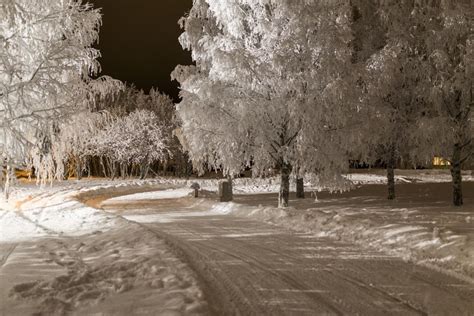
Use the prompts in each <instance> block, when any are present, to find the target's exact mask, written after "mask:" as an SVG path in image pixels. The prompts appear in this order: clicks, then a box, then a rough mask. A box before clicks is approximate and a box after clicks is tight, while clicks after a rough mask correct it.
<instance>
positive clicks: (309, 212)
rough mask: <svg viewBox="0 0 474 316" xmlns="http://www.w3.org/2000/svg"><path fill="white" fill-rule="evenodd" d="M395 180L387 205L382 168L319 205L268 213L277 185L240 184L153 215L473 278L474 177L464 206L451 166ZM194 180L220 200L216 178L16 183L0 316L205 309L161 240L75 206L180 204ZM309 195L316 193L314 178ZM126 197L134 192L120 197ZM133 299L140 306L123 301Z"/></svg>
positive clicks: (1, 205) (1, 250)
mask: <svg viewBox="0 0 474 316" xmlns="http://www.w3.org/2000/svg"><path fill="white" fill-rule="evenodd" d="M397 174H398V176H397V193H398V196H399V198H398V199H397V200H396V201H394V202H388V201H387V200H385V194H386V193H385V191H386V189H385V186H383V185H380V184H383V183H385V181H386V180H385V176H384V171H379V170H373V171H370V173H367V172H366V173H361V172H357V173H352V174H350V175H347V176H346V177H347V178H348V179H350V180H352V181H353V182H354V183H355V186H356V187H358V188H357V189H355V190H353V191H350V192H345V193H342V194H329V193H324V192H322V193H317V196H318V200H317V201H315V200H314V195H313V196H312V197H311V198H308V199H306V200H292V201H291V205H292V207H291V208H288V209H286V210H281V209H278V208H276V207H275V204H276V200H277V199H276V195H275V192H277V191H278V188H279V186H278V185H279V183H278V179H277V178H268V179H259V180H252V179H237V180H235V182H234V190H235V192H236V193H237V195H236V199H235V202H233V203H214V202H213V203H211V204H209V205H210V207H209V211H205V212H202V211H201V212H195V211H193V210H192V208H190V211H189V214H184V215H183V213H181V214H177V216H172V217H170V218H164V219H161V220H163V221H165V222H166V221H176V220H180V216H181V217H182V216H199V215H206V214H210V213H212V214H222V215H225V214H228V213H233V214H236V215H239V216H245V217H250V218H253V219H258V220H263V221H265V222H268V223H272V224H275V225H280V226H284V227H286V228H289V229H292V230H297V231H305V232H311V233H314V234H315V235H321V236H330V237H334V238H336V239H341V240H347V241H353V242H357V243H359V244H362V245H365V246H367V247H373V248H376V249H382V250H384V251H386V252H388V253H390V254H396V255H397V256H401V257H403V258H405V259H406V260H412V261H415V262H418V263H421V264H426V265H431V266H433V267H437V268H440V269H443V270H444V271H448V272H450V273H457V274H458V275H460V276H462V277H463V278H469V277H470V278H473V277H474V182H468V181H472V180H474V177H473V175H472V172H471V171H468V172H465V173H464V180H465V181H466V184H465V190H464V192H465V199H466V205H465V206H464V207H463V208H453V207H451V206H450V192H451V189H450V185H449V183H446V182H449V181H450V175H449V171H447V170H422V171H397ZM194 182H198V183H199V184H200V185H201V187H202V188H203V192H204V193H205V192H211V193H210V194H208V195H206V194H204V196H210V197H212V198H214V197H215V196H216V195H215V191H216V189H217V185H218V180H203V179H191V180H180V179H156V180H147V181H136V180H127V181H115V182H109V181H104V180H102V179H95V180H86V181H82V182H64V183H60V184H56V185H55V186H53V187H47V188H43V189H41V188H38V187H36V186H34V185H32V184H23V185H22V186H20V187H19V188H18V189H17V190H15V191H14V192H13V195H12V199H11V200H10V201H9V202H8V203H7V202H5V201H3V202H1V201H0V254H1V256H0V259H1V262H0V264H1V265H0V283H1V285H2V286H1V290H0V301H1V302H2V303H0V314H2V313H6V311H8V312H9V311H15V313H16V314H25V313H29V312H33V311H38V308H39V307H38V306H41V308H40V311H41V312H43V313H46V314H49V313H61V312H63V311H72V312H76V313H82V314H83V313H86V314H91V313H92V314H93V313H96V312H99V311H101V312H102V311H108V312H110V313H114V314H122V315H127V314H131V313H138V312H140V313H153V312H157V311H160V312H162V313H165V312H169V313H170V314H172V312H173V311H174V312H176V311H179V312H181V313H183V312H184V313H197V314H199V313H206V311H207V306H206V303H205V301H204V298H203V295H202V292H201V290H200V289H199V286H198V283H197V281H196V277H195V276H194V274H193V272H192V271H191V270H190V269H189V268H188V267H187V265H186V264H184V263H183V262H181V261H180V260H179V259H178V258H177V257H176V256H175V255H174V254H173V253H172V251H171V249H170V248H169V247H168V246H167V245H166V244H165V242H164V241H163V240H162V239H160V238H158V237H157V236H156V235H155V234H154V233H153V232H150V231H148V230H146V229H144V228H143V227H141V226H140V225H139V224H133V223H130V222H129V221H127V218H123V217H120V216H116V215H112V214H109V213H106V212H104V211H102V210H99V209H97V208H95V207H93V206H94V205H96V204H98V203H95V202H94V203H92V204H91V203H87V205H86V204H84V203H83V201H84V200H85V197H87V200H94V198H97V199H98V201H99V202H100V201H101V200H102V199H104V194H106V195H107V196H108V197H110V196H116V197H115V198H112V199H111V200H109V204H110V203H112V204H113V203H114V201H115V202H117V203H120V201H121V200H122V199H125V200H128V201H129V200H137V201H141V202H144V201H145V202H146V200H153V199H179V198H182V197H186V196H187V195H189V194H190V193H191V190H190V189H189V187H190V185H191V184H192V183H194ZM306 189H307V190H308V191H317V190H318V188H317V187H314V186H312V185H311V184H310V183H308V184H307V187H306ZM157 190H159V191H157ZM130 191H133V192H138V193H135V194H134V195H131V196H130V195H128V196H126V197H121V196H123V195H127V193H129V192H130ZM151 191H153V192H151ZM309 195H310V194H308V196H309ZM198 201H199V200H198ZM198 201H197V203H198ZM201 201H202V200H201ZM206 203H208V202H206ZM198 213H199V214H198ZM133 216H140V215H139V214H137V215H132V217H133ZM128 219H129V220H136V218H128ZM153 221H154V222H156V219H155V218H154V219H153ZM138 222H143V219H140V220H139V221H138ZM471 281H472V279H471ZM131 301H134V302H137V304H132V306H129V305H130V304H128V303H126V302H131ZM160 308H161V309H160ZM7 314H8V313H7ZM10 314H12V313H10ZM13 314H14V313H13Z"/></svg>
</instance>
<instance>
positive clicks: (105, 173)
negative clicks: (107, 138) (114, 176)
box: [99, 156, 107, 178]
mask: <svg viewBox="0 0 474 316" xmlns="http://www.w3.org/2000/svg"><path fill="white" fill-rule="evenodd" d="M99 161H100V165H101V167H102V172H103V173H104V177H105V178H107V169H106V168H105V165H104V159H103V157H102V156H101V157H100V160H99Z"/></svg>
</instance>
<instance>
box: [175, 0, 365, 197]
mask: <svg viewBox="0 0 474 316" xmlns="http://www.w3.org/2000/svg"><path fill="white" fill-rule="evenodd" d="M351 16H352V15H351V7H350V6H349V5H348V3H347V2H345V1H332V2H328V1H324V2H321V1H304V2H302V1H249V0H227V1H214V0H207V1H204V0H200V1H194V6H193V8H192V10H191V12H190V13H189V15H188V16H186V17H185V18H183V19H182V20H181V23H182V26H183V28H184V30H185V32H184V33H183V35H182V36H181V38H180V41H181V44H182V46H183V47H184V48H185V49H189V50H191V51H192V56H193V59H194V61H195V63H196V66H189V67H183V66H179V67H178V68H177V69H176V70H175V72H174V73H173V77H174V78H175V79H177V80H178V81H179V82H180V84H181V96H182V98H183V101H182V102H181V103H180V104H179V105H178V108H177V111H178V115H179V116H180V118H181V120H182V122H183V128H182V129H183V134H184V138H185V140H186V146H187V148H188V149H189V151H190V155H191V158H192V160H193V162H194V165H195V166H196V167H197V168H199V167H202V166H207V165H210V166H211V167H214V168H220V167H222V168H223V169H224V172H225V173H227V174H235V173H238V172H239V171H240V170H242V169H243V168H244V167H247V166H250V165H251V166H252V170H253V171H254V174H256V175H261V174H265V173H266V172H267V171H268V170H269V168H273V167H276V168H278V169H280V171H281V174H282V196H284V195H286V194H287V191H288V187H287V184H288V177H289V174H290V173H291V172H292V169H296V168H298V170H299V173H300V174H301V175H304V174H305V173H307V172H317V173H318V174H319V175H320V176H321V177H323V178H324V177H326V178H330V179H331V180H332V181H334V179H335V177H336V175H337V173H338V172H339V171H340V170H343V169H344V168H346V166H347V152H348V149H349V148H350V147H351V144H354V143H355V142H354V139H355V138H357V133H355V132H351V126H353V124H352V123H353V122H350V118H351V117H352V118H354V117H356V116H357V110H356V107H355V104H354V103H353V102H354V100H355V98H354V97H351V96H352V89H353V85H352V84H351V80H350V78H351V75H352V74H351V72H350V71H349V70H350V67H348V65H349V64H350V63H351V57H352V48H351V41H352V39H353V38H352V31H351V29H350V22H351ZM350 114H352V115H350ZM342 131H344V133H342ZM343 134H344V137H342V135H343ZM280 202H281V203H280V204H281V205H283V206H284V205H286V204H287V198H284V199H281V200H280Z"/></svg>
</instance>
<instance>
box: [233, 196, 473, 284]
mask: <svg viewBox="0 0 474 316" xmlns="http://www.w3.org/2000/svg"><path fill="white" fill-rule="evenodd" d="M390 211H391V212H393V213H394V215H393V217H392V218H391V220H389V221H388V222H393V223H392V224H381V223H380V222H377V221H375V220H373V219H372V217H373V216H374V214H375V212H376V210H373V209H372V210H367V209H364V210H358V211H357V212H354V210H350V208H348V207H347V206H345V207H344V206H339V207H336V206H334V205H332V206H327V207H320V208H308V209H305V210H301V209H295V208H288V209H279V208H274V207H264V206H260V207H256V208H255V207H250V206H244V205H238V206H235V207H234V208H233V210H232V213H233V214H235V215H238V216H244V217H251V218H254V219H257V220H261V221H265V222H267V223H270V224H274V225H279V226H283V227H285V228H288V229H291V230H295V231H302V232H310V233H314V234H315V235H317V236H321V237H332V238H335V239H338V240H344V241H348V242H355V243H358V244H361V245H363V246H366V247H370V248H373V249H377V250H381V251H384V252H386V253H389V254H392V255H397V256H399V257H402V258H404V259H405V260H411V261H415V262H418V263H420V264H427V265H434V266H436V267H438V268H440V269H445V271H451V272H452V271H454V272H455V273H459V274H460V275H462V276H463V277H467V278H468V279H470V281H473V280H474V241H473V240H469V238H468V237H467V236H463V235H457V234H455V233H453V232H452V231H449V230H446V229H442V228H438V227H435V228H434V229H430V228H429V227H428V226H425V225H413V224H410V223H409V221H408V223H400V221H401V220H403V219H406V216H407V214H408V216H412V215H410V214H409V213H410V211H408V210H407V209H404V210H396V211H394V210H390ZM395 217H399V219H400V221H397V220H395ZM397 222H398V223H397ZM473 282H474V281H473Z"/></svg>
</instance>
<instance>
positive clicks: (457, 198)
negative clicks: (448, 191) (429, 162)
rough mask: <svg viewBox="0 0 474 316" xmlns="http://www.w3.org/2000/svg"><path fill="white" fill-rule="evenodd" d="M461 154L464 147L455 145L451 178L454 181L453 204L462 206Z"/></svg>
mask: <svg viewBox="0 0 474 316" xmlns="http://www.w3.org/2000/svg"><path fill="white" fill-rule="evenodd" d="M461 154H462V147H461V145H459V144H455V145H454V148H453V157H452V161H451V176H452V179H453V204H454V206H462V205H463V204H464V201H463V196H462V174H461Z"/></svg>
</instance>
